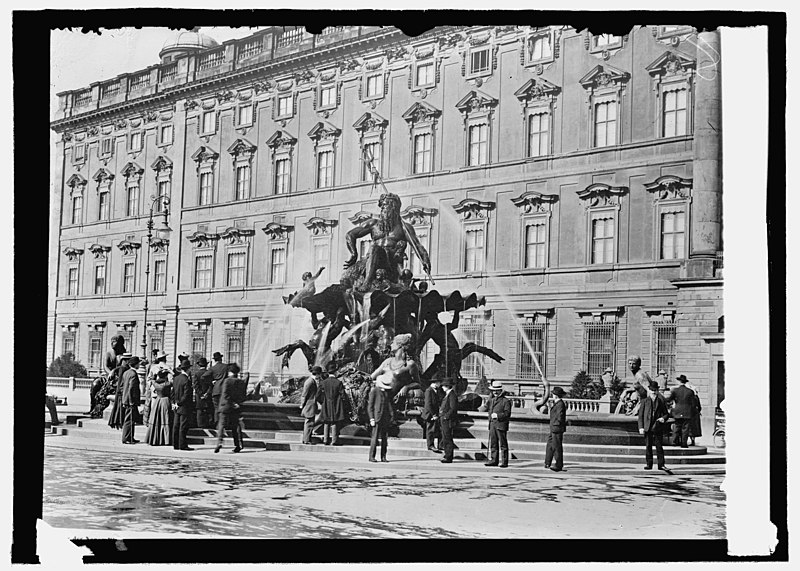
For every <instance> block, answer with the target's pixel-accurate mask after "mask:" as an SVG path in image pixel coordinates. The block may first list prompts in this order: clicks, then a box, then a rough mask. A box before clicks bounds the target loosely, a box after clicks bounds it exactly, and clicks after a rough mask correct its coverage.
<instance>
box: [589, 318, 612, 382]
mask: <svg viewBox="0 0 800 571" xmlns="http://www.w3.org/2000/svg"><path fill="white" fill-rule="evenodd" d="M615 350H616V325H615V324H613V323H612V324H607V323H584V324H583V370H584V371H586V372H587V373H588V374H589V376H590V377H592V378H593V379H595V380H599V379H600V377H601V376H602V375H603V372H604V371H605V370H606V367H611V368H612V369H613V368H614V361H615Z"/></svg>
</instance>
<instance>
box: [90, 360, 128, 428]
mask: <svg viewBox="0 0 800 571" xmlns="http://www.w3.org/2000/svg"><path fill="white" fill-rule="evenodd" d="M131 357H132V355H131V354H130V353H123V354H122V355H120V356H119V361H120V365H119V366H118V367H116V368H115V369H114V370H113V371H112V372H111V375H110V376H109V381H110V382H111V384H110V386H109V389H110V388H111V387H113V392H114V405H113V406H112V407H111V416H110V417H109V419H108V425H109V426H110V427H111V428H117V429H120V428H122V423H123V422H125V408H124V407H123V406H122V373H124V372H125V371H127V370H128V362H129V361H130V359H131ZM108 394H111V391H110V390H109V391H108V393H106V391H100V394H99V396H98V400H99V399H100V398H103V399H105V398H106V397H107V396H108Z"/></svg>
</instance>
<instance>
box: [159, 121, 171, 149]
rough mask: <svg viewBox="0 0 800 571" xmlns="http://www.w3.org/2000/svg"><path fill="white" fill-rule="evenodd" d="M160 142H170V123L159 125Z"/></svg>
mask: <svg viewBox="0 0 800 571" xmlns="http://www.w3.org/2000/svg"><path fill="white" fill-rule="evenodd" d="M161 144H162V145H171V144H172V123H169V124H166V125H161Z"/></svg>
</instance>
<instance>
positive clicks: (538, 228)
mask: <svg viewBox="0 0 800 571" xmlns="http://www.w3.org/2000/svg"><path fill="white" fill-rule="evenodd" d="M546 230H547V225H546V224H545V223H544V222H537V223H535V224H529V225H528V226H526V227H525V267H526V268H544V267H545V260H546V258H545V254H546V253H547V237H546V235H545V232H546Z"/></svg>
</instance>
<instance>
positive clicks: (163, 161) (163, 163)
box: [150, 155, 172, 171]
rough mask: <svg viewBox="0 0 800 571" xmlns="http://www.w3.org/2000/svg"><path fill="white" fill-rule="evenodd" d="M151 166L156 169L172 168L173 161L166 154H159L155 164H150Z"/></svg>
mask: <svg viewBox="0 0 800 571" xmlns="http://www.w3.org/2000/svg"><path fill="white" fill-rule="evenodd" d="M150 168H151V169H153V170H154V171H163V170H166V169H171V168H172V161H171V160H169V159H168V158H167V157H165V156H164V155H159V156H158V158H157V159H156V160H155V161H153V164H152V165H150Z"/></svg>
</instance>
